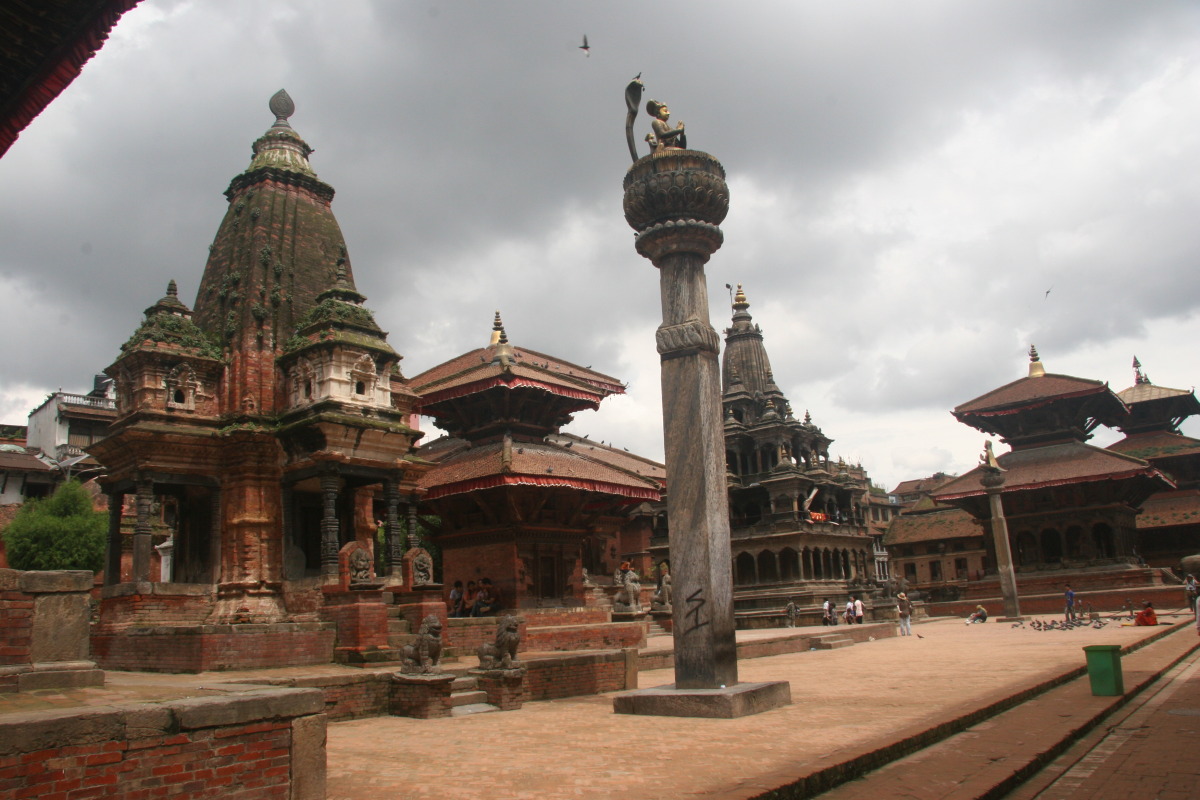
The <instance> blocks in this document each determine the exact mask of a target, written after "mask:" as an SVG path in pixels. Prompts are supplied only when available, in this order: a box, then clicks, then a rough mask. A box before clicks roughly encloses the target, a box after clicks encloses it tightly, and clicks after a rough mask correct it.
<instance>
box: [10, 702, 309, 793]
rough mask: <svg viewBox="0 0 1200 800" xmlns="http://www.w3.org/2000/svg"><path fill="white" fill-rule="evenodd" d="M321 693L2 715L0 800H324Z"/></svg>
mask: <svg viewBox="0 0 1200 800" xmlns="http://www.w3.org/2000/svg"><path fill="white" fill-rule="evenodd" d="M322 706H323V703H322V700H321V695H320V693H319V692H315V691H311V690H303V689H249V688H248V689H246V690H244V691H240V692H237V693H236V694H231V695H223V696H213V697H196V698H188V699H184V700H174V701H167V702H161V703H149V704H144V705H128V706H103V707H95V708H80V709H72V710H63V711H50V712H39V713H30V714H11V715H7V716H5V717H3V718H0V797H14V798H15V797H39V798H47V800H48V799H49V798H66V797H85V796H86V797H104V798H106V800H136V799H137V798H146V797H171V798H175V799H176V800H179V799H180V798H182V800H188V798H201V797H204V798H211V797H216V796H220V797H221V798H223V800H321V798H324V797H325V717H324V715H323V714H321V709H322Z"/></svg>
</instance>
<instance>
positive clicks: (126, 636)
mask: <svg viewBox="0 0 1200 800" xmlns="http://www.w3.org/2000/svg"><path fill="white" fill-rule="evenodd" d="M334 628H335V626H334V625H333V623H329V622H279V623H271V624H252V623H243V624H237V625H192V626H160V627H130V628H125V629H123V630H120V631H117V632H107V631H104V630H103V629H101V630H100V631H98V632H96V633H93V634H92V653H93V654H94V656H95V659H96V661H97V662H99V663H100V665H101V666H102V667H104V668H105V669H118V670H130V671H138V672H207V671H210V670H230V669H261V668H265V667H278V666H306V665H311V664H328V663H330V662H332V661H333V645H334Z"/></svg>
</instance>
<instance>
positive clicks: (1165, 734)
mask: <svg viewBox="0 0 1200 800" xmlns="http://www.w3.org/2000/svg"><path fill="white" fill-rule="evenodd" d="M1162 622H1163V624H1160V625H1159V626H1158V627H1156V628H1135V627H1126V626H1121V625H1120V624H1119V623H1118V622H1116V621H1112V622H1109V623H1108V624H1106V625H1105V626H1104V627H1103V628H1101V629H1094V628H1091V627H1083V628H1077V629H1073V630H1065V631H1064V630H1051V631H1038V630H1033V629H1031V628H1030V627H1028V626H1024V627H1017V628H1014V627H1013V626H1012V625H1010V624H1008V623H991V622H990V623H987V624H983V625H970V626H967V625H964V624H963V623H962V621H961V620H959V619H948V618H943V619H935V620H930V621H927V622H923V623H921V624H918V625H916V626H915V627H914V631H915V633H916V634H918V635H915V636H912V637H897V636H894V635H893V633H894V631H893V630H892V629H891V627H890V626H887V625H879V626H865V627H866V628H868V629H875V630H876V632H878V633H879V636H877V637H875V638H874V639H873V640H872V639H870V638H867V639H864V640H863V641H860V642H858V643H856V644H854V645H853V646H845V647H839V648H835V649H828V650H824V649H823V650H807V651H802V652H794V653H789V654H784V655H773V656H767V657H761V658H743V659H741V660H740V661H739V663H738V667H739V671H740V678H741V680H742V681H775V680H786V681H789V682H790V683H791V692H792V701H793V702H792V704H791V705H789V706H786V707H783V708H779V709H775V710H772V711H768V712H765V713H762V714H758V715H752V716H746V717H742V718H739V719H732V720H729V719H695V718H676V717H651V716H628V715H618V714H614V713H613V710H612V708H613V704H612V694H611V693H608V694H594V695H583V696H576V697H569V698H564V699H559V700H551V701H543V702H531V703H526V704H525V705H524V706H523V707H522V708H520V709H518V710H515V711H508V712H498V713H487V714H477V715H469V716H461V717H451V718H443V719H430V720H419V719H410V718H402V717H390V716H373V717H366V718H360V719H354V720H349V721H342V722H331V723H330V724H329V726H328V730H327V768H326V793H327V797H328V798H330V800H341V799H342V798H345V799H346V800H350V798H353V799H354V800H370V798H385V797H386V798H425V797H430V798H433V797H437V798H460V797H461V798H467V797H470V798H479V797H503V798H593V797H595V798H600V797H605V798H608V797H613V796H644V797H664V798H666V797H721V798H753V797H780V798H783V797H797V798H798V797H814V796H818V795H820V792H821V791H822V790H828V791H826V793H825V794H824V795H820V796H823V797H829V798H860V797H861V798H866V797H878V796H891V797H899V798H922V799H923V800H924V799H927V798H982V797H996V798H998V797H1005V796H1011V797H1019V798H1033V797H1040V798H1105V797H1113V798H1117V797H1120V798H1128V797H1147V798H1148V797H1155V798H1162V799H1163V800H1168V799H1169V798H1178V799H1180V800H1182V798H1195V797H1197V796H1200V767H1198V766H1197V762H1196V761H1195V759H1194V758H1193V757H1192V754H1194V749H1195V744H1196V733H1197V731H1198V730H1200V674H1198V672H1200V653H1198V652H1197V647H1198V646H1200V637H1197V636H1196V633H1195V629H1194V627H1193V623H1192V621H1191V620H1190V618H1189V617H1187V616H1186V615H1185V614H1175V615H1171V614H1164V615H1162ZM837 630H843V631H844V630H845V629H844V628H838V629H837ZM827 631H828V629H826V630H825V631H821V630H820V629H816V630H814V629H812V628H808V629H804V628H797V629H795V630H780V629H774V630H756V631H739V632H738V640H739V644H741V645H743V646H744V645H746V644H748V643H754V642H766V641H771V640H775V639H778V638H779V637H781V636H795V637H803V636H811V635H813V634H814V633H821V632H827ZM1094 644H1116V645H1120V646H1122V647H1123V648H1126V649H1127V652H1125V654H1124V655H1123V658H1122V665H1123V674H1124V683H1125V691H1126V695H1125V697H1093V696H1092V694H1091V691H1090V686H1089V683H1088V678H1087V677H1086V675H1085V674H1084V663H1085V659H1084V652H1083V650H1082V648H1083V647H1084V646H1086V645H1094ZM670 646H671V640H670V637H651V638H650V639H649V640H648V641H647V644H646V647H644V648H643V649H642V651H641V652H642V658H643V660H646V659H649V658H652V657H653V654H654V653H655V652H659V653H661V651H663V650H665V649H669V648H670ZM523 657H525V658H536V657H537V654H533V653H529V654H523ZM473 661H474V659H473V658H466V657H464V658H462V659H461V660H460V661H459V662H448V663H447V664H446V665H445V666H446V667H448V668H451V669H454V668H459V667H462V668H465V667H468V666H472V664H473ZM646 663H651V662H650V661H648V660H647V662H646ZM331 670H332V671H337V670H343V671H348V672H349V673H355V674H361V673H362V671H361V670H355V669H353V668H346V667H329V666H326V667H304V668H290V669H286V670H254V671H245V672H235V673H203V674H199V675H149V674H145V673H122V672H108V673H107V675H106V677H107V681H106V685H105V686H104V687H102V688H80V689H72V690H66V691H60V692H52V691H34V692H22V693H18V694H9V695H0V723H3V722H4V721H5V717H7V718H8V721H12V720H13V717H12V716H9V715H13V714H17V715H22V716H23V717H24V718H25V719H29V717H28V716H26V715H34V716H35V717H36V716H38V715H40V714H49V715H53V714H55V713H56V712H63V711H66V710H69V709H77V708H78V706H80V705H87V706H94V707H96V708H97V710H100V709H102V708H104V707H110V706H114V705H118V704H120V705H124V704H128V703H134V702H157V701H162V700H170V701H178V700H180V699H181V698H189V697H204V696H212V695H216V694H221V693H223V692H227V691H230V690H231V689H232V688H233V687H231V686H230V685H229V682H230V681H241V682H246V681H255V682H265V681H267V680H271V681H273V682H278V681H280V680H284V681H298V682H302V681H303V679H304V678H305V677H306V676H310V675H315V674H318V673H329V672H330V671H331ZM672 678H673V673H672V671H671V670H670V669H644V670H641V671H640V673H639V676H638V685H639V686H640V687H642V688H646V687H654V686H659V685H663V684H667V683H669V682H670V681H671V680H672ZM242 688H243V690H245V689H250V688H251V687H248V686H246V687H242ZM1127 700H1128V702H1126V701H1127ZM1110 729H1111V730H1110ZM906 756H907V757H906ZM1056 758H1057V759H1059V760H1058V761H1055V759H1056ZM1072 766H1073V767H1074V769H1069V768H1070V767H1072ZM870 770H874V771H870ZM864 773H865V774H864ZM858 776H862V777H858ZM856 778H857V779H856ZM1055 778H1057V779H1058V780H1057V782H1055V783H1053V784H1051V780H1052V779H1055ZM1022 784H1024V785H1022ZM1039 792H1040V793H1039Z"/></svg>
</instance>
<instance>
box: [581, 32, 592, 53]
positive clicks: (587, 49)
mask: <svg viewBox="0 0 1200 800" xmlns="http://www.w3.org/2000/svg"><path fill="white" fill-rule="evenodd" d="M579 49H580V50H582V51H583V54H584V55H585V56H587V57H588V58H591V57H592V48H591V47H589V46H588V43H587V34H586V33H585V34H584V35H583V44H581V45H579Z"/></svg>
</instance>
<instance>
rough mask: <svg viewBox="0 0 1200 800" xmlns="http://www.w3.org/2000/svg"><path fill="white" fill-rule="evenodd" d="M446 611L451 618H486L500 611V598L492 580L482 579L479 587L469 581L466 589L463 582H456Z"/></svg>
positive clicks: (451, 590)
mask: <svg viewBox="0 0 1200 800" xmlns="http://www.w3.org/2000/svg"><path fill="white" fill-rule="evenodd" d="M446 609H447V611H448V612H449V615H450V616H451V617H486V616H488V615H490V614H495V613H496V612H497V611H499V610H500V598H499V596H498V595H497V594H496V588H495V587H494V586H492V579H491V578H481V579H480V580H479V585H478V586H476V585H475V581H467V588H466V589H464V588H463V582H462V581H455V582H454V586H452V587H451V589H450V599H449V600H448V601H447V603H446Z"/></svg>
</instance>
